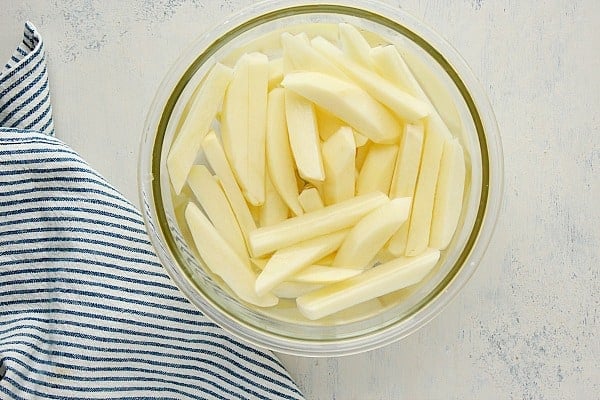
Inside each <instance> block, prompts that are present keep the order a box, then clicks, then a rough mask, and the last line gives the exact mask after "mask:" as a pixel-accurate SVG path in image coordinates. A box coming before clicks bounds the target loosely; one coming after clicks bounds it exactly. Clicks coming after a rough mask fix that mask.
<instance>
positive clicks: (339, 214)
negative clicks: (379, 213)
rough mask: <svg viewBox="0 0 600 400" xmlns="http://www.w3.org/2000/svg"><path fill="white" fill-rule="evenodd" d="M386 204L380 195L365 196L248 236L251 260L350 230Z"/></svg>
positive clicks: (386, 199)
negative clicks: (312, 239)
mask: <svg viewBox="0 0 600 400" xmlns="http://www.w3.org/2000/svg"><path fill="white" fill-rule="evenodd" d="M387 202H389V198H388V197H387V195H385V194H383V193H378V192H374V193H369V194H366V195H364V196H357V197H354V198H352V199H350V200H346V201H343V202H341V203H338V204H333V205H331V206H327V207H325V208H322V209H320V210H317V211H313V212H311V213H306V214H303V215H300V216H298V217H293V218H289V219H287V220H285V221H283V222H280V223H279V224H276V225H272V226H267V227H261V228H258V229H257V230H255V231H253V232H251V233H250V237H249V243H250V249H251V254H252V256H253V257H260V256H263V255H265V254H268V253H270V252H272V251H275V250H277V249H281V248H283V247H287V246H291V245H293V244H295V243H298V242H301V241H304V240H308V239H311V238H314V237H317V236H322V235H326V234H328V233H332V232H335V231H339V230H341V229H344V228H347V227H349V226H352V225H353V224H355V223H356V222H358V220H360V218H361V217H362V216H363V215H365V214H367V213H368V212H369V211H371V210H374V209H375V208H377V207H379V206H381V205H383V204H385V203H387Z"/></svg>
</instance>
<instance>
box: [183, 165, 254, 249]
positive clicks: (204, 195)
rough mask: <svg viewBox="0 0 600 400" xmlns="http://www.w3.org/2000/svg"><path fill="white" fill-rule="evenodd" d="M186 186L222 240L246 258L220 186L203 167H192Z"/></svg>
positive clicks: (244, 243)
mask: <svg viewBox="0 0 600 400" xmlns="http://www.w3.org/2000/svg"><path fill="white" fill-rule="evenodd" d="M188 185H189V186H190V188H191V189H192V192H194V196H195V197H196V199H198V202H199V203H200V205H201V206H202V208H203V209H204V211H205V212H206V214H207V215H208V218H209V219H210V221H211V222H212V224H213V225H214V226H215V228H216V229H217V231H218V232H219V234H220V235H221V236H222V237H223V239H224V240H225V241H226V242H227V243H228V244H229V245H230V246H231V247H232V248H233V249H234V250H235V252H236V253H237V254H238V255H239V256H240V257H242V259H243V258H246V257H248V250H246V242H245V241H244V235H243V234H242V231H241V229H240V226H239V225H238V222H237V220H236V219H235V215H234V213H233V210H232V209H231V206H230V205H229V201H228V200H227V196H225V193H223V189H222V188H221V185H220V184H219V182H217V180H216V179H215V177H214V176H212V174H211V173H210V171H209V170H208V169H207V168H206V167H205V166H204V165H194V166H193V167H192V169H191V171H190V174H189V176H188Z"/></svg>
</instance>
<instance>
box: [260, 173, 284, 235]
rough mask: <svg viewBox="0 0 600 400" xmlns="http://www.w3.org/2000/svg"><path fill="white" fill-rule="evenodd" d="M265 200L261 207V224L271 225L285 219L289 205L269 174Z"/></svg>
mask: <svg viewBox="0 0 600 400" xmlns="http://www.w3.org/2000/svg"><path fill="white" fill-rule="evenodd" d="M265 179H266V181H265V183H266V187H265V202H264V204H263V205H262V206H260V207H259V213H258V214H259V216H258V220H259V225H260V226H269V225H273V224H276V223H279V222H281V221H285V220H286V219H287V217H288V215H289V209H288V206H287V205H286V204H285V202H284V201H283V199H282V198H281V196H280V195H279V193H278V192H277V190H276V189H275V187H274V186H273V183H271V178H269V175H268V174H267V176H266V177H265Z"/></svg>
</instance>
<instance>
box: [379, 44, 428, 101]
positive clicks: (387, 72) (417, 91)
mask: <svg viewBox="0 0 600 400" xmlns="http://www.w3.org/2000/svg"><path fill="white" fill-rule="evenodd" d="M371 59H372V60H373V65H374V66H375V70H376V71H377V72H378V73H379V75H381V77H382V78H384V79H387V80H388V81H390V82H391V83H393V84H394V85H396V86H398V87H399V88H401V89H402V90H404V91H405V92H406V93H409V94H410V95H412V96H415V97H417V98H419V99H421V100H424V101H427V102H429V98H428V97H427V95H426V94H425V92H424V91H423V89H422V88H421V86H420V85H419V83H418V82H417V80H416V79H415V77H414V76H413V74H412V72H411V71H410V68H408V65H406V62H405V61H404V59H403V58H402V56H401V55H400V53H399V52H398V49H397V48H396V46H394V45H391V44H390V45H387V46H380V47H373V48H372V49H371Z"/></svg>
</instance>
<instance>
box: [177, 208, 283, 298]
mask: <svg viewBox="0 0 600 400" xmlns="http://www.w3.org/2000/svg"><path fill="white" fill-rule="evenodd" d="M185 220H186V222H187V224H188V226H189V228H190V232H191V233H192V237H193V239H194V243H195V244H196V248H197V249H198V253H199V254H200V257H202V260H204V262H205V263H206V266H207V267H208V268H209V269H210V270H211V271H212V272H213V273H215V274H216V275H218V276H219V277H221V279H223V281H224V282H225V283H226V284H227V286H229V288H230V289H231V290H233V292H234V293H235V294H236V295H237V296H238V297H239V298H240V299H242V300H244V301H246V302H248V303H250V304H254V305H256V306H259V307H272V306H274V305H276V304H277V303H278V301H279V299H278V298H277V297H275V296H274V295H272V294H265V295H262V296H259V295H257V294H256V291H255V290H254V283H255V281H256V275H255V274H254V272H253V271H252V268H251V267H250V261H249V260H248V259H247V258H246V259H241V258H240V257H239V256H238V255H237V254H236V253H235V251H233V249H232V248H231V247H230V246H229V245H228V244H227V242H225V240H224V239H223V238H222V237H221V235H219V233H218V232H217V230H216V229H215V227H214V226H213V225H212V224H211V223H210V221H209V220H208V218H206V217H205V216H204V214H203V213H202V211H200V209H199V208H198V207H197V206H196V205H195V204H194V203H190V204H189V205H188V206H187V208H186V209H185Z"/></svg>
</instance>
